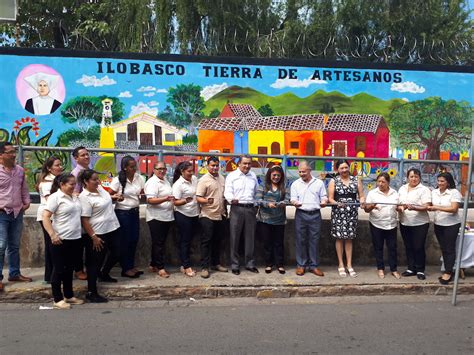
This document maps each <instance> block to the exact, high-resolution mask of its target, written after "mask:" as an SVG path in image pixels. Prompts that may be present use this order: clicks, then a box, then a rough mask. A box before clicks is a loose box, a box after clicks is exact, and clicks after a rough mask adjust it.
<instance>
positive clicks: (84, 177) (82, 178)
mask: <svg viewBox="0 0 474 355" xmlns="http://www.w3.org/2000/svg"><path fill="white" fill-rule="evenodd" d="M94 174H97V171H95V170H93V169H84V170H82V171H81V172H80V173H79V176H78V177H77V181H79V183H80V184H81V185H82V186H83V187H84V188H85V187H86V181H89V180H90V178H91V177H92V175H94Z"/></svg>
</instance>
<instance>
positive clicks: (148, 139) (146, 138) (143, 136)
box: [140, 133, 153, 145]
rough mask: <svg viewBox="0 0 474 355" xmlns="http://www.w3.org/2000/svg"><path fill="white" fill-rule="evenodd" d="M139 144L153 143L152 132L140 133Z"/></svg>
mask: <svg viewBox="0 0 474 355" xmlns="http://www.w3.org/2000/svg"><path fill="white" fill-rule="evenodd" d="M140 145H153V134H151V133H140Z"/></svg>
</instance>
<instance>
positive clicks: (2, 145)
mask: <svg viewBox="0 0 474 355" xmlns="http://www.w3.org/2000/svg"><path fill="white" fill-rule="evenodd" d="M6 146H13V144H11V143H10V142H0V154H3V153H5V147H6Z"/></svg>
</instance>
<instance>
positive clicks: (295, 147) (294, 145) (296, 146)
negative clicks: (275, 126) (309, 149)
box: [290, 142, 300, 149]
mask: <svg viewBox="0 0 474 355" xmlns="http://www.w3.org/2000/svg"><path fill="white" fill-rule="evenodd" d="M299 147H300V142H290V148H291V149H298V148H299Z"/></svg>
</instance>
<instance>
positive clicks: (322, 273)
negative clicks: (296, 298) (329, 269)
mask: <svg viewBox="0 0 474 355" xmlns="http://www.w3.org/2000/svg"><path fill="white" fill-rule="evenodd" d="M310 272H311V273H312V274H315V275H316V276H321V277H322V276H324V272H322V271H321V270H320V269H319V268H314V269H313V270H311V271H310Z"/></svg>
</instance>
